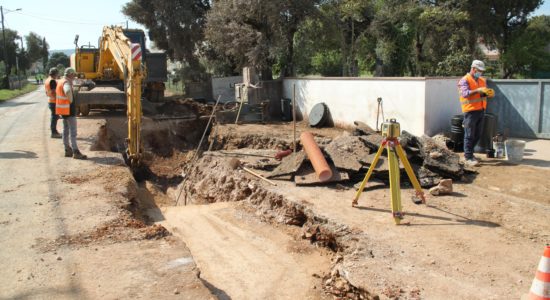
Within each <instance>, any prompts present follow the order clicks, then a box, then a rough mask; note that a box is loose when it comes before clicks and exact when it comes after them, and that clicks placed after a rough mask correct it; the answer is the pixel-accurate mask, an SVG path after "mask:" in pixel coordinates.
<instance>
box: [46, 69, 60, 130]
mask: <svg viewBox="0 0 550 300" xmlns="http://www.w3.org/2000/svg"><path fill="white" fill-rule="evenodd" d="M58 74H59V70H57V68H51V69H50V71H49V72H48V75H49V76H48V78H46V81H45V82H44V89H45V90H46V96H48V106H49V108H50V112H51V117H50V130H51V132H52V133H51V137H52V138H54V139H60V138H61V134H59V132H58V131H57V120H59V116H58V115H57V114H56V113H55V89H56V88H57V78H58Z"/></svg>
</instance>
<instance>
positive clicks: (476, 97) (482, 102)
mask: <svg viewBox="0 0 550 300" xmlns="http://www.w3.org/2000/svg"><path fill="white" fill-rule="evenodd" d="M462 78H463V79H466V81H468V86H469V89H470V90H475V89H477V88H480V87H487V84H486V83H485V78H481V77H479V78H478V80H477V81H476V80H475V79H474V77H473V76H472V74H470V73H468V74H466V75H464V77H462ZM460 105H461V106H462V112H469V111H474V110H482V109H486V108H487V97H481V95H480V94H479V93H475V94H470V95H469V96H468V97H466V98H464V97H462V95H460Z"/></svg>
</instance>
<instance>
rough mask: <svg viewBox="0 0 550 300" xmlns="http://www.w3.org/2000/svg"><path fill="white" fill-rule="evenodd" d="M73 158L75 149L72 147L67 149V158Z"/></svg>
mask: <svg viewBox="0 0 550 300" xmlns="http://www.w3.org/2000/svg"><path fill="white" fill-rule="evenodd" d="M72 156H73V149H71V147H65V157H72Z"/></svg>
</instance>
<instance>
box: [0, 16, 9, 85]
mask: <svg viewBox="0 0 550 300" xmlns="http://www.w3.org/2000/svg"><path fill="white" fill-rule="evenodd" d="M0 15H2V41H3V43H4V67H5V68H6V70H5V72H6V78H5V79H4V84H5V83H6V82H7V83H8V86H7V88H8V89H9V88H10V87H9V85H10V84H9V82H10V81H9V78H8V76H9V74H10V73H8V72H9V68H8V49H7V48H6V31H5V30H4V7H3V6H0Z"/></svg>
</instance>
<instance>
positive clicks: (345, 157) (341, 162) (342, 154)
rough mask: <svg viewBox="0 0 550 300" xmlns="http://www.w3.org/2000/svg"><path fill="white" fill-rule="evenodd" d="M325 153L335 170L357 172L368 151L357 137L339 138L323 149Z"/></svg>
mask: <svg viewBox="0 0 550 300" xmlns="http://www.w3.org/2000/svg"><path fill="white" fill-rule="evenodd" d="M325 152H326V153H327V154H328V156H329V157H330V158H331V159H332V161H333V162H334V165H335V166H336V168H338V169H341V170H346V171H352V172H357V171H359V169H361V167H362V166H363V164H362V162H363V161H364V160H365V159H366V158H367V156H368V155H369V153H370V149H369V148H367V147H366V146H365V143H364V142H363V141H362V140H361V139H360V138H359V137H357V136H345V135H344V136H339V137H337V138H335V139H334V140H332V142H331V143H330V144H328V146H326V147H325Z"/></svg>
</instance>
